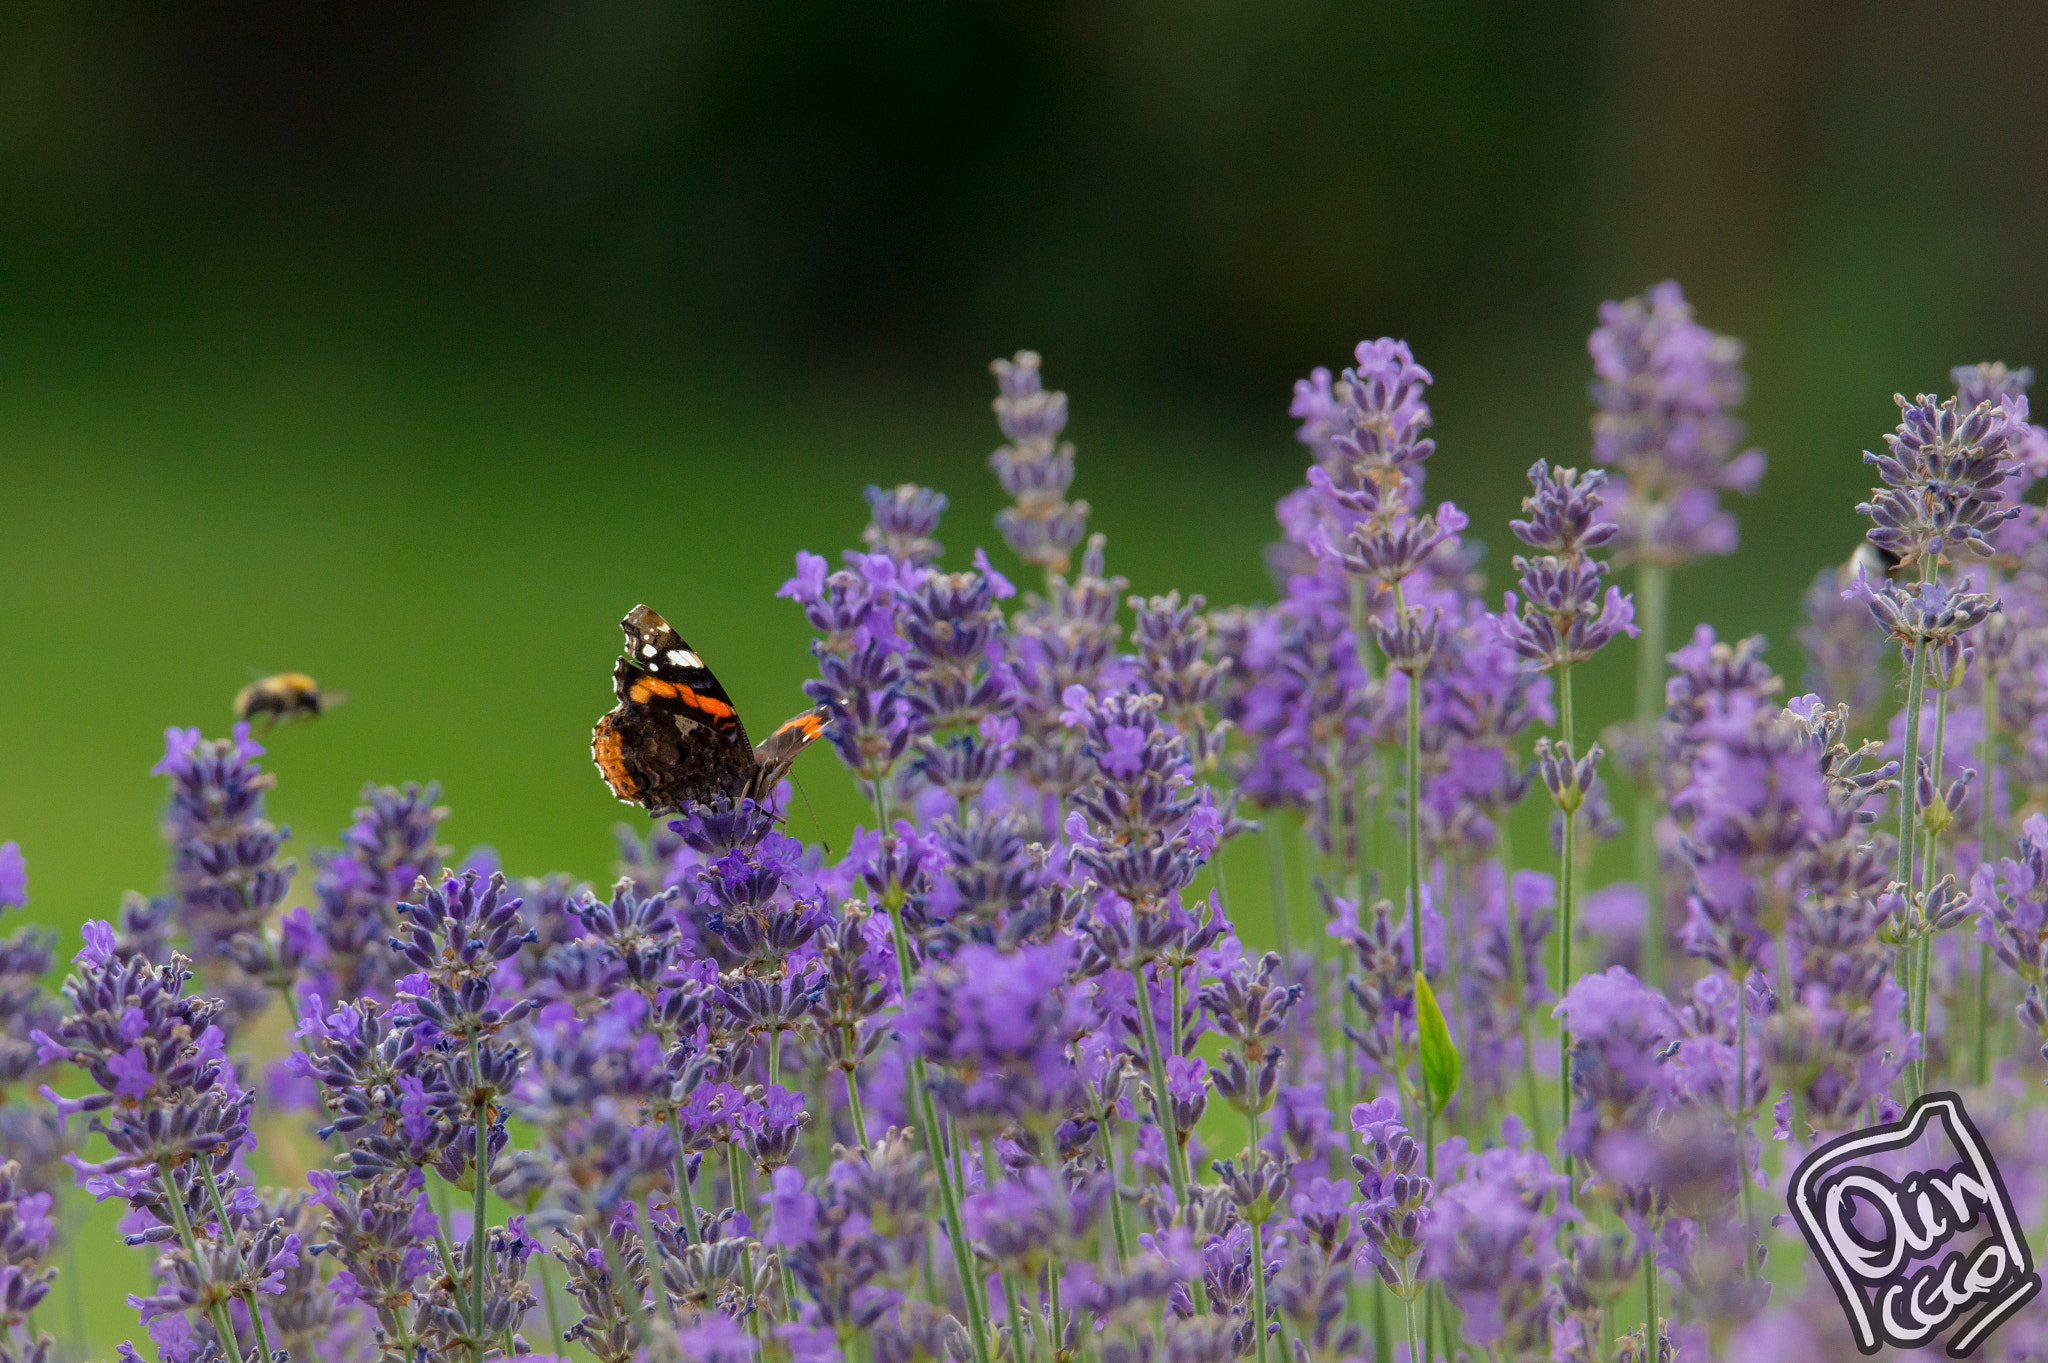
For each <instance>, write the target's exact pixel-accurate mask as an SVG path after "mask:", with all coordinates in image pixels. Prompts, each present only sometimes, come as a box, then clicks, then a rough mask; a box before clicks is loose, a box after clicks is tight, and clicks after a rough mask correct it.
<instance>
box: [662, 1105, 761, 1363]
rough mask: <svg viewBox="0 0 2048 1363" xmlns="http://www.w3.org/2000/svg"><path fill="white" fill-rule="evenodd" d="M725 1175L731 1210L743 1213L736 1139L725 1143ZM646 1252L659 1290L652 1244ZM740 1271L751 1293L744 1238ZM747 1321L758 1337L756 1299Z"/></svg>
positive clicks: (750, 1257) (749, 1251)
mask: <svg viewBox="0 0 2048 1363" xmlns="http://www.w3.org/2000/svg"><path fill="white" fill-rule="evenodd" d="M725 1177H726V1181H727V1182H729V1183H730V1184H732V1205H733V1210H734V1211H737V1212H740V1213H742V1214H744V1213H745V1211H746V1206H747V1201H748V1198H747V1171H746V1170H745V1169H744V1168H742V1167H741V1165H740V1143H739V1142H738V1141H737V1140H729V1141H727V1142H726V1143H725ZM647 1253H648V1263H647V1271H648V1275H649V1279H650V1286H652V1287H654V1288H655V1289H656V1290H659V1288H660V1279H659V1278H656V1277H655V1276H654V1274H655V1266H654V1260H653V1255H654V1246H653V1245H649V1246H648V1247H647ZM740 1272H741V1273H742V1274H744V1275H745V1276H746V1280H747V1292H748V1294H749V1295H751V1294H752V1293H753V1290H754V1251H753V1248H752V1247H751V1246H750V1245H748V1244H747V1242H746V1241H745V1240H742V1241H740ZM747 1323H748V1324H750V1325H752V1326H753V1327H754V1338H756V1339H759V1338H760V1337H761V1304H760V1303H759V1302H758V1301H757V1302H755V1303H754V1309H753V1311H752V1312H751V1313H750V1314H749V1316H748V1318H747Z"/></svg>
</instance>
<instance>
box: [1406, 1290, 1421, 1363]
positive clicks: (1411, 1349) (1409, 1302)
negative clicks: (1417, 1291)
mask: <svg viewBox="0 0 2048 1363" xmlns="http://www.w3.org/2000/svg"><path fill="white" fill-rule="evenodd" d="M1401 1310H1402V1311H1404V1312H1405V1313H1407V1319H1408V1363H1417V1360H1419V1359H1421V1358H1422V1356H1423V1354H1422V1341H1421V1339H1420V1338H1419V1337H1418V1336H1417V1335H1416V1333H1415V1298H1413V1297H1411V1296H1407V1295H1403V1296H1402V1297H1401Z"/></svg>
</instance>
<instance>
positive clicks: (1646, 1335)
mask: <svg viewBox="0 0 2048 1363" xmlns="http://www.w3.org/2000/svg"><path fill="white" fill-rule="evenodd" d="M1744 1158H1745V1160H1746V1159H1747V1156H1745V1157H1744ZM1742 1181H1743V1182H1744V1183H1747V1182H1749V1171H1748V1170H1744V1171H1743V1173H1742ZM1643 1238H1644V1240H1645V1241H1646V1242H1648V1241H1649V1239H1650V1237H1649V1236H1648V1235H1645V1236H1644V1237H1643ZM1743 1257H1744V1258H1745V1259H1753V1258H1754V1257H1755V1256H1754V1255H1751V1254H1747V1253H1745V1254H1744V1255H1743ZM1661 1334H1662V1330H1661V1329H1660V1327H1659V1325H1658V1321H1657V1246H1656V1245H1655V1243H1645V1244H1644V1246H1643V1357H1644V1358H1645V1359H1649V1360H1652V1363H1654V1360H1655V1359H1657V1358H1658V1357H1659V1350H1658V1348H1657V1340H1658V1337H1659V1336H1660V1335H1661Z"/></svg>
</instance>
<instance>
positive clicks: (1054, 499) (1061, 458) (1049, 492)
mask: <svg viewBox="0 0 2048 1363" xmlns="http://www.w3.org/2000/svg"><path fill="white" fill-rule="evenodd" d="M1039 365H1040V360H1039V357H1038V355H1037V353H1036V352H1035V351H1030V350H1020V351H1018V352H1017V354H1016V357H1015V358H1014V359H1010V360H997V361H995V362H994V363H992V364H991V365H990V366H989V370H990V372H992V373H993V374H994V375H995V376H996V383H997V386H998V387H999V389H1000V391H999V392H998V394H997V395H996V400H995V410H996V422H997V424H998V425H1000V426H1001V427H1002V430H1003V437H1004V438H1005V439H1006V440H1008V441H1009V442H1010V443H1008V444H1007V445H1004V446H1003V447H1002V448H1000V449H998V450H997V451H996V452H995V453H994V454H991V455H990V456H989V457H988V466H989V467H990V468H991V469H993V470H995V474H996V477H997V479H998V480H999V481H1000V482H1001V483H1002V485H1003V491H1004V492H1006V493H1008V494H1009V495H1010V497H1011V498H1012V499H1014V500H1015V502H1016V505H1015V506H1014V507H1006V508H1004V510H1003V511H1002V512H1000V513H999V514H998V515H997V516H996V526H997V528H998V529H1000V530H1001V531H1002V532H1003V540H1004V542H1005V543H1007V544H1008V545H1009V546H1010V552H1011V553H1013V554H1015V555H1016V556H1017V557H1018V558H1020V559H1023V560H1024V561H1025V562H1026V563H1035V564H1037V565H1038V566H1040V567H1042V568H1044V569H1045V570H1046V572H1047V573H1065V572H1066V571H1067V561H1068V556H1069V555H1071V554H1072V553H1073V552H1074V549H1075V548H1076V546H1078V545H1079V544H1080V543H1081V538H1082V536H1083V535H1084V534H1086V533H1087V525H1088V503H1086V502H1069V501H1067V499H1066V497H1067V488H1068V487H1069V486H1071V485H1072V483H1073V481H1074V447H1073V445H1072V444H1070V443H1067V442H1063V441H1061V439H1060V432H1061V431H1063V430H1065V429H1066V425H1067V395H1066V394H1065V393H1051V392H1047V391H1046V389H1045V385H1044V383H1043V381H1042V380H1041V379H1040V377H1039V372H1038V371H1039Z"/></svg>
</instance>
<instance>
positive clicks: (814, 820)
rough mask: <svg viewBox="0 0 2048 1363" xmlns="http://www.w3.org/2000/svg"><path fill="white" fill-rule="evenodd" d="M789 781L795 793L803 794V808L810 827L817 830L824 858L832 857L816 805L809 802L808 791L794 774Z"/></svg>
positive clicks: (830, 845)
mask: <svg viewBox="0 0 2048 1363" xmlns="http://www.w3.org/2000/svg"><path fill="white" fill-rule="evenodd" d="M789 783H790V784H791V785H792V786H795V787H796V793H797V794H798V795H801V796H803V801H804V809H805V810H806V811H807V812H808V813H809V814H810V816H811V825H812V827H814V828H816V829H817V830H818V846H820V847H822V848H824V849H825V860H827V861H830V860H831V859H832V844H831V843H830V842H828V841H826V839H825V825H824V822H823V821H822V820H820V819H819V818H818V810H817V807H816V806H814V805H813V804H812V803H811V794H810V792H809V791H807V790H805V789H804V783H803V782H801V781H799V780H797V779H796V777H795V775H794V774H792V775H791V776H790V778H789Z"/></svg>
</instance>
